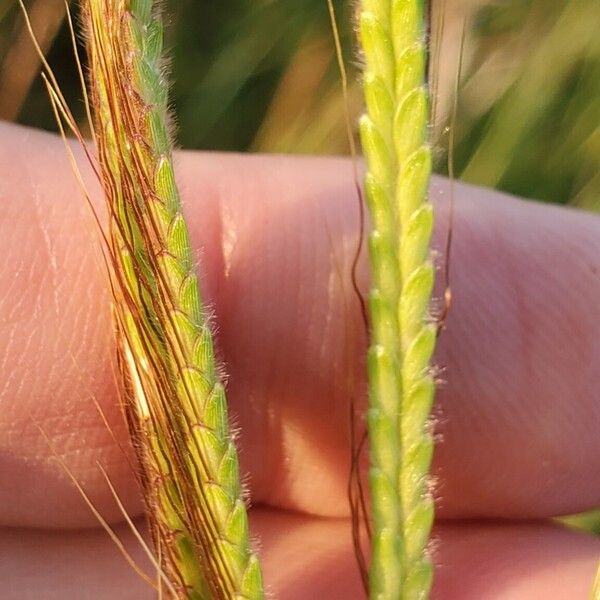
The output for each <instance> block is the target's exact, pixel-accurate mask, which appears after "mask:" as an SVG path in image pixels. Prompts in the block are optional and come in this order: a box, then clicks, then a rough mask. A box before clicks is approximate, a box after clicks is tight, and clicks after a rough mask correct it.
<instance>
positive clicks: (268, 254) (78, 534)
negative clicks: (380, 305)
mask: <svg viewBox="0 0 600 600" xmlns="http://www.w3.org/2000/svg"><path fill="white" fill-rule="evenodd" d="M0 140H1V142H0V253H1V256H2V257H3V260H2V261H1V263H0V290H2V294H1V295H0V407H1V410H0V481H1V482H2V485H1V486H0V525H2V526H3V529H2V530H1V532H0V556H1V557H2V560H0V581H2V594H1V595H2V597H3V598H5V599H7V600H13V599H14V600H16V599H23V598H39V597H43V598H48V599H53V598H61V599H66V600H69V599H70V598H73V599H75V598H77V599H80V598H94V599H103V598H106V599H109V598H110V599H121V598H123V599H125V598H132V599H133V598H135V599H138V598H140V599H142V598H152V597H154V594H155V592H153V591H152V590H151V588H149V587H148V586H147V585H146V584H145V583H144V582H143V581H141V580H140V579H139V578H138V577H137V575H136V574H135V573H134V572H133V570H132V569H131V568H130V567H129V566H128V565H127V564H126V562H125V561H124V560H123V558H122V557H121V555H120V554H119V552H118V551H117V549H116V547H115V545H114V544H113V543H112V542H111V541H110V539H109V538H108V536H107V534H106V533H105V532H104V531H103V530H101V529H99V527H98V523H97V520H96V519H95V517H94V516H93V515H92V514H91V512H90V510H89V509H88V508H87V507H86V505H85V503H84V502H83V500H82V498H81V495H80V494H79V493H78V492H77V491H76V490H75V489H74V487H73V485H72V483H71V482H70V480H69V478H68V476H67V475H66V473H65V470H64V468H63V467H62V466H61V464H60V462H59V461H58V460H57V457H60V458H61V459H62V460H63V461H64V463H65V464H66V465H67V466H68V468H69V470H70V471H71V473H72V474H73V475H74V476H75V478H76V479H77V481H78V482H79V483H80V484H81V485H82V486H83V488H84V489H85V491H86V494H87V495H88V496H89V498H90V500H91V501H92V502H93V504H94V506H95V507H96V508H97V509H98V510H99V511H100V512H101V513H102V515H104V516H105V517H106V518H107V519H108V520H109V521H110V522H111V523H112V524H113V527H114V529H115V531H116V532H117V533H118V534H119V535H121V536H122V537H123V539H124V540H125V541H126V542H127V544H128V547H129V548H130V552H131V554H132V556H134V557H135V558H136V559H137V560H138V561H139V562H140V564H141V565H142V566H143V567H144V568H145V569H146V570H147V571H148V572H149V573H152V567H151V566H149V565H148V563H147V561H146V560H145V559H144V557H143V551H142V550H141V548H140V547H139V544H137V542H135V541H134V540H133V537H132V535H131V533H130V532H128V530H127V527H126V526H125V525H123V523H122V521H123V518H122V515H121V514H120V512H119V510H118V509H117V508H116V506H115V502H114V500H113V498H112V496H111V494H110V491H109V490H108V487H107V485H106V482H105V480H104V478H103V476H102V474H101V472H100V469H99V467H98V465H102V466H103V468H104V469H105V470H106V471H107V473H108V475H109V477H110V479H111V481H112V482H113V484H114V485H115V486H116V488H117V490H118V493H119V496H120V497H121V498H122V500H123V502H124V503H125V505H126V507H127V510H128V512H129V513H130V514H131V515H133V516H138V517H139V515H140V514H141V505H140V501H139V495H138V493H137V490H136V486H135V482H134V479H133V477H132V474H131V471H130V466H129V464H130V463H129V460H128V459H129V458H130V455H129V451H128V449H127V442H126V436H125V432H124V428H123V426H122V424H121V420H120V413H119V408H118V394H117V391H116V389H117V388H116V384H115V380H114V359H113V346H112V340H111V322H110V310H109V305H110V303H109V297H108V293H107V287H106V277H105V275H104V271H103V269H104V267H103V263H102V259H101V250H100V249H101V244H100V241H99V236H98V234H97V231H98V228H97V226H96V225H95V223H94V221H93V219H92V218H91V215H90V210H89V208H88V207H87V206H86V203H85V201H84V200H83V199H82V196H81V193H80V190H79V188H78V185H77V183H76V181H75V179H74V177H73V176H72V174H71V169H70V166H69V164H68V161H67V159H66V157H65V152H64V149H63V147H62V142H61V141H60V140H59V139H57V138H55V137H54V136H51V135H48V134H43V133H40V132H36V131H33V130H28V129H24V128H19V127H15V126H10V125H0ZM177 169H178V179H179V182H180V186H181V192H182V196H183V199H184V202H185V205H184V208H185V212H186V214H187V216H188V219H189V223H190V228H191V235H192V240H193V241H194V242H195V244H196V248H197V251H198V260H199V262H200V263H201V270H202V287H203V293H204V296H205V298H206V300H207V302H208V303H209V306H210V307H211V312H212V314H213V322H214V326H215V330H216V333H217V345H218V349H219V356H220V360H221V363H222V365H223V369H224V372H226V373H227V380H228V393H229V399H230V403H231V407H232V408H231V412H232V415H233V416H234V418H235V422H236V424H237V425H239V428H240V433H239V444H240V448H241V458H242V470H243V472H246V473H248V488H249V495H250V498H251V501H252V505H253V508H252V510H251V519H252V525H253V532H254V533H255V534H256V535H257V536H258V537H259V538H260V551H261V556H262V559H263V563H264V570H265V578H266V581H267V583H268V586H269V588H270V590H271V591H272V592H273V594H274V596H275V597H277V598H281V599H282V600H295V599H298V600H300V599H301V598H309V597H313V598H330V599H336V598H339V599H347V598H361V597H362V592H361V588H360V582H359V578H358V574H357V570H356V564H355V562H354V558H353V549H352V545H351V541H350V530H349V520H348V507H347V500H346V491H345V486H346V482H347V477H348V453H349V439H348V403H349V399H350V398H351V397H353V398H355V399H356V402H357V406H358V407H359V409H362V408H364V398H365V396H366V382H365V377H364V365H363V357H364V353H365V348H366V335H365V331H364V325H363V323H362V321H361V319H360V311H359V307H358V302H357V298H356V296H355V295H354V293H353V291H352V286H351V281H350V266H351V261H352V257H353V253H354V249H355V246H356V236H357V231H358V229H357V205H356V196H355V193H354V191H353V181H352V174H351V166H350V163H349V162H348V161H347V160H345V159H333V158H332V159H321V158H292V157H275V156H273V157H265V156H236V155H215V154H198V153H181V154H180V155H179V156H178V157H177ZM84 177H85V178H86V181H87V186H88V188H89V190H90V194H91V196H92V198H93V200H92V202H93V203H94V205H95V206H97V209H98V211H99V212H100V218H102V209H101V200H100V195H99V190H98V186H97V185H96V184H95V183H94V181H93V177H92V176H91V174H90V173H89V170H86V169H85V168H84ZM431 195H432V199H433V201H434V202H435V203H436V205H437V206H438V217H437V219H438V232H437V234H436V239H435V243H434V246H435V247H436V248H437V249H438V250H440V251H441V250H442V249H443V247H444V239H445V237H444V236H445V232H446V231H447V227H448V225H447V223H448V221H447V215H448V206H449V198H450V190H449V186H448V184H447V183H446V182H444V181H440V180H436V181H434V183H433V186H432V194H431ZM455 201H456V202H455V210H454V226H453V227H454V241H453V245H452V260H451V284H452V292H453V304H452V309H451V313H450V316H449V318H448V321H447V328H446V330H445V331H444V333H443V334H442V335H441V337H440V340H439V350H438V352H437V355H436V360H435V364H436V365H438V367H439V378H440V381H441V382H442V383H441V385H440V387H439V393H438V395H437V407H436V410H435V419H434V421H435V428H436V432H437V433H438V435H437V439H438V443H437V448H436V456H435V465H434V485H433V490H434V494H435V497H436V499H437V501H438V508H437V515H438V518H439V523H438V525H437V526H436V528H435V530H434V541H433V544H432V552H433V556H434V561H435V563H436V565H437V569H436V578H435V585H434V592H433V597H434V598H441V599H444V600H453V599H468V600H470V599H473V600H475V599H487V598H490V599H491V598H493V599H505V598H506V599H511V600H515V599H527V600H530V599H531V600H533V599H538V598H539V599H546V598H549V597H551V598H553V599H555V600H559V599H562V598H564V599H565V600H567V599H568V600H576V599H578V598H582V599H583V598H587V597H588V595H589V590H590V588H591V584H592V580H593V577H594V573H595V568H596V563H597V560H598V557H599V556H600V542H599V541H597V540H596V539H594V538H592V537H590V536H588V535H586V534H582V533H578V532H573V531H570V530H566V529H564V528H562V527H560V526H558V525H555V524H552V523H550V522H549V521H548V517H550V516H554V515H559V514H566V513H573V512H577V511H582V510H587V509H591V508H594V507H596V506H598V505H600V478H598V477H597V476H595V474H597V473H598V472H600V448H599V445H600V441H599V440H600V437H599V436H598V435H597V432H598V431H599V430H600V403H599V402H598V401H597V398H598V394H599V392H600V382H599V381H598V377H597V376H596V372H597V365H598V364H600V320H599V319H598V318H597V316H598V309H597V306H598V298H599V297H600V220H599V219H598V218H596V217H593V216H590V215H586V214H583V213H579V212H575V211H572V210H569V209H563V208H555V207H548V206H542V205H538V204H534V203H528V202H523V201H521V200H517V199H515V198H512V197H508V196H505V195H501V194H498V193H496V192H492V191H489V190H483V189H479V188H474V187H469V186H465V185H458V184H457V185H456V189H455ZM438 263H439V264H440V265H443V264H444V256H443V255H442V254H440V256H439V257H438ZM359 280H360V285H361V288H362V289H363V290H364V291H365V292H366V290H367V289H368V277H367V269H366V258H365V256H364V255H363V257H362V259H361V264H360V267H359ZM440 292H441V288H440V290H438V295H439V293H440ZM99 408H100V409H101V411H102V413H103V414H104V416H105V418H106V420H107V421H108V424H109V426H110V430H111V432H112V433H111V432H109V431H108V429H107V427H106V425H105V424H104V422H103V419H102V418H101V416H100V414H99V412H100V411H99V410H98V409H99ZM42 432H43V433H44V434H45V435H46V436H47V437H48V439H49V441H50V443H48V441H47V440H46V439H45V437H44V435H43V434H42Z"/></svg>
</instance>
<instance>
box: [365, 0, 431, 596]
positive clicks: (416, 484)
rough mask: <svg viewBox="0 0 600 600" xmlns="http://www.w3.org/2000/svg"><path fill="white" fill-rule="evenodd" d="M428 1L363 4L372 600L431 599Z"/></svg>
mask: <svg viewBox="0 0 600 600" xmlns="http://www.w3.org/2000/svg"><path fill="white" fill-rule="evenodd" d="M425 14H426V10H425V3H424V2H423V0H363V1H362V2H361V4H360V16H359V30H360V40H361V45H362V49H363V52H364V58H365V70H364V82H363V83H364V94H365V102H366V114H365V115H364V116H363V117H362V119H361V122H360V133H361V141H362V146H363V151H364V154H365V157H366V161H367V174H366V178H365V191H366V197H367V203H368V207H369V212H370V216H371V223H372V230H371V233H370V235H369V254H370V260H371V268H372V289H371V293H370V297H369V306H370V313H371V346H370V349H369V354H368V373H369V410H368V430H369V438H370V463H371V466H370V470H369V483H370V490H371V500H372V519H373V538H372V562H371V568H370V579H369V587H370V597H371V598H372V599H378V600H397V599H402V600H413V599H418V598H427V597H428V595H429V590H430V587H431V581H432V567H431V563H430V560H429V558H428V556H427V542H428V539H429V532H430V529H431V525H432V522H433V501H432V499H431V497H430V494H429V493H428V487H427V486H428V480H427V478H428V472H429V466H430V462H431V457H432V452H433V439H432V436H431V433H430V431H429V424H428V420H429V415H430V411H431V406H432V402H433V396H434V389H435V383H434V379H433V376H432V373H431V372H430V368H429V362H430V359H431V356H432V354H433V350H434V348H435V341H436V327H435V326H434V324H433V323H431V322H430V320H429V315H428V307H429V302H430V298H431V294H432V289H433V282H434V266H433V263H432V260H431V258H430V246H429V244H430V237H431V232H432V227H433V210H432V207H431V205H430V204H429V202H428V201H427V189H428V185H429V177H430V174H431V151H430V148H429V145H428V142H427V124H428V113H429V99H428V94H427V90H426V86H425V79H426V66H427V50H426V40H425V30H426V28H425Z"/></svg>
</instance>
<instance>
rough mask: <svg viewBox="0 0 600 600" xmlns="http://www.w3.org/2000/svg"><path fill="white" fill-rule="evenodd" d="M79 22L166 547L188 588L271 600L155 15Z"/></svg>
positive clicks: (119, 8)
mask: <svg viewBox="0 0 600 600" xmlns="http://www.w3.org/2000/svg"><path fill="white" fill-rule="evenodd" d="M83 18H84V22H85V30H86V36H87V50H88V65H89V74H90V75H89V78H90V97H91V104H92V106H93V109H94V130H95V137H96V144H97V151H98V159H99V164H100V172H101V180H102V185H103V189H104V193H105V196H106V202H107V207H108V213H109V244H110V248H109V256H110V259H111V260H110V262H111V267H112V268H111V286H112V292H113V313H114V320H115V326H116V339H117V347H118V363H119V367H120V371H121V374H122V382H123V386H124V394H123V395H124V412H125V416H126V421H127V425H128V427H129V432H130V435H131V439H132V442H133V447H134V449H135V452H136V455H137V459H138V463H139V467H140V475H141V480H142V487H143V491H144V497H145V501H146V511H147V515H148V520H149V524H150V528H151V532H152V537H153V540H154V545H155V548H156V553H157V556H159V557H160V560H161V563H162V564H161V568H162V569H163V570H164V572H165V573H166V574H167V575H168V577H169V579H170V581H171V584H172V586H173V587H174V588H175V589H176V590H177V596H178V597H180V598H191V599H198V600H199V599H203V598H207V597H210V598H215V599H223V600H225V599H233V598H248V599H250V598H262V597H263V586H262V576H261V571H260V567H259V563H258V559H257V557H256V555H255V554H254V552H253V551H252V549H251V544H250V538H249V527H248V517H247V512H246V506H245V504H244V500H243V499H242V486H241V483H240V473H239V464H238V457H237V451H236V449H235V446H234V443H233V439H232V435H231V432H230V430H229V425H228V419H227V404H226V399H225V391H224V388H223V385H222V383H221V382H220V381H219V377H218V371H217V368H216V364H215V357H214V350H213V343H212V335H211V332H210V329H209V325H208V322H207V315H206V311H205V309H204V307H203V305H202V301H201V297H200V293H199V287H198V279H197V276H196V274H195V273H194V269H193V267H194V265H193V255H192V252H191V248H190V241H189V236H188V231H187V226H186V223H185V220H184V218H183V215H182V212H181V203H180V200H179V195H178V192H177V188H176V185H175V177H174V172H173V163H172V148H171V142H170V137H169V133H168V114H167V82H166V78H165V74H164V68H163V58H162V38H163V30H162V24H161V21H160V17H159V11H158V9H157V6H156V5H155V3H154V2H152V1H151V0H88V1H87V2H86V3H85V4H84V17H83Z"/></svg>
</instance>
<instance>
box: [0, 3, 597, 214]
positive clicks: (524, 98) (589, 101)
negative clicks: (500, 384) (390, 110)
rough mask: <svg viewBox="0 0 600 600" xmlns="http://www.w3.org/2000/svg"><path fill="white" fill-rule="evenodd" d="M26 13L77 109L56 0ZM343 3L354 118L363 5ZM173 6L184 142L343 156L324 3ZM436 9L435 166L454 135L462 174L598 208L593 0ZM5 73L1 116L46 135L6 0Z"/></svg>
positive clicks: (168, 8) (46, 112)
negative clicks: (356, 13) (357, 15)
mask: <svg viewBox="0 0 600 600" xmlns="http://www.w3.org/2000/svg"><path fill="white" fill-rule="evenodd" d="M26 4H27V6H28V9H29V11H30V13H31V15H32V19H33V20H34V24H35V26H36V30H37V32H38V36H39V38H40V39H41V40H42V42H43V45H44V46H45V48H47V49H48V57H49V60H50V62H51V64H52V65H53V67H54V69H55V70H56V73H57V75H58V79H59V81H60V83H61V85H62V87H63V90H64V91H65V95H66V96H67V98H69V99H70V101H71V104H72V105H73V106H74V108H75V109H76V112H77V114H79V115H82V113H83V111H82V106H81V101H80V98H81V92H80V90H79V83H78V81H77V78H76V72H75V69H74V65H73V58H72V50H71V45H70V39H69V35H68V31H67V29H66V27H65V26H64V23H63V17H64V15H63V13H64V4H63V0H26ZM335 5H336V9H337V14H338V19H339V23H340V27H341V34H342V40H343V44H344V50H345V55H346V64H347V68H348V72H349V78H350V82H351V86H350V88H351V89H350V108H351V111H352V113H353V115H355V116H358V114H359V113H360V110H361V98H360V89H359V68H358V67H359V65H360V56H359V55H358V54H357V52H356V48H355V35H354V23H353V21H354V19H353V9H354V2H349V1H341V0H335ZM164 11H165V15H166V20H167V47H168V49H169V51H170V54H171V56H172V60H171V71H172V74H171V80H172V82H173V84H172V104H173V111H174V115H175V120H176V123H177V127H176V131H177V141H178V143H179V144H180V145H181V146H183V147H186V148H210V149H219V150H239V151H245V150H251V151H264V152H294V153H322V154H323V153H324V154H343V153H347V151H348V148H347V141H346V137H345V130H344V122H343V99H342V96H341V88H340V78H339V73H338V71H337V68H336V65H335V61H334V54H333V38H332V35H331V30H330V26H329V21H328V13H327V5H326V0H303V1H302V2H298V0H218V1H217V0H203V1H198V0H169V1H167V2H166V3H165V8H164ZM432 12H433V17H434V22H433V24H432V27H431V39H432V48H433V50H432V74H433V78H432V88H433V90H434V91H435V98H436V111H435V112H436V116H435V122H434V123H433V125H432V129H433V139H434V143H435V146H436V157H437V170H438V171H440V172H446V171H447V152H448V146H449V143H450V139H451V138H453V139H454V143H453V147H454V148H455V152H454V164H455V173H456V175H457V176H458V177H460V178H462V179H465V180H467V181H470V182H474V183H478V184H482V185H488V186H493V187H496V188H499V189H503V190H506V191H509V192H512V193H515V194H518V195H521V196H525V197H529V198H536V199H539V200H545V201H549V202H558V203H571V204H576V205H579V206H582V207H586V208H590V209H595V208H600V199H599V197H600V168H599V163H600V34H599V33H598V32H600V8H599V5H598V0H554V1H551V2H549V1H548V0H497V1H495V2H483V1H482V0H436V1H435V2H434V3H433V7H432ZM463 24H464V29H465V43H464V51H463V53H462V54H461V52H460V47H461V38H462V33H461V32H462V30H463ZM440 32H441V33H440ZM459 57H461V60H460V63H461V68H460V72H461V77H460V82H459V85H458V90H459V93H458V102H457V106H456V111H454V109H453V105H454V100H453V98H454V97H455V93H454V90H455V87H456V80H457V72H458V64H459ZM0 68H1V70H0V118H4V119H9V120H16V121H19V122H21V123H25V124H29V125H33V126H36V127H43V128H45V129H50V130H53V129H54V128H55V126H54V122H53V117H52V114H51V112H50V107H49V104H48V101H47V99H46V95H45V91H44V89H43V88H42V85H41V82H40V80H39V77H37V71H38V64H37V61H36V60H35V56H34V54H33V53H32V48H31V45H30V43H29V40H28V39H27V36H26V34H25V32H24V31H23V22H22V18H21V16H20V14H19V10H18V6H17V4H16V2H15V0H0ZM454 116H455V118H454ZM450 132H452V135H450Z"/></svg>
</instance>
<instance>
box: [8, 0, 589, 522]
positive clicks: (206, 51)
mask: <svg viewBox="0 0 600 600" xmlns="http://www.w3.org/2000/svg"><path fill="white" fill-rule="evenodd" d="M334 3H335V6H336V10H337V15H338V19H339V23H340V28H341V36H342V41H343V45H344V52H345V57H346V65H347V69H348V75H349V81H350V98H349V105H350V110H351V112H352V114H353V116H354V117H355V119H354V120H355V121H356V119H357V117H358V115H359V114H360V111H361V94H360V88H359V81H360V77H359V71H360V68H359V66H360V56H359V55H358V53H357V51H356V47H355V33H354V15H353V11H354V6H355V4H354V2H349V1H341V0H335V2H334ZM26 5H27V7H28V10H29V12H30V14H31V18H32V20H33V22H34V27H35V29H36V32H37V36H38V38H39V39H40V41H41V43H42V45H43V46H44V48H45V49H46V50H47V55H48V59H49V61H50V63H51V64H52V66H53V68H54V70H55V72H56V75H57V78H58V80H59V82H60V84H61V87H62V89H63V92H64V94H65V96H66V97H67V98H68V99H69V101H70V103H71V106H72V107H73V110H74V112H75V114H76V115H78V116H79V117H80V118H81V119H83V106H82V103H81V90H80V87H79V81H78V79H77V75H76V69H75V66H74V62H73V53H72V48H71V42H70V37H69V33H68V30H67V28H66V27H65V25H64V4H63V0H26ZM164 11H165V17H166V21H167V40H166V42H167V48H168V49H169V51H170V54H171V56H172V60H171V71H172V73H171V80H172V82H173V83H172V105H173V113H174V117H175V121H176V124H177V127H176V136H177V141H178V143H179V144H180V145H181V146H183V147H186V148H203V149H218V150H236V151H262V152H290V153H321V154H345V153H347V152H348V144H347V139H346V133H345V128H344V117H343V115H344V105H343V98H342V94H341V86H340V77H339V73H338V70H337V67H336V63H335V56H334V46H333V38H332V34H331V30H330V24H329V20H328V13H327V4H326V0H302V1H301V2H300V1H298V0H169V1H167V2H166V3H165V8H164ZM75 12H76V9H75ZM432 13H433V23H432V26H431V41H432V44H431V45H432V56H431V63H432V69H431V71H432V80H431V88H432V90H433V92H434V94H433V95H434V100H435V111H434V112H435V118H434V119H433V122H432V126H431V127H432V139H433V143H434V146H435V150H436V159H437V170H438V171H439V172H441V173H445V172H447V170H448V160H447V159H448V148H449V146H450V144H451V140H453V143H452V147H453V148H454V152H453V155H454V166H455V173H456V175H457V177H459V178H462V179H465V180H467V181H470V182H474V183H477V184H481V185H487V186H491V187H495V188H498V189H502V190H505V191H508V192H512V193H514V194H517V195H520V196H524V197H528V198H534V199H538V200H543V201H548V202H556V203H562V204H573V205H577V206H580V207H584V208H587V209H591V210H596V209H600V5H599V3H598V0H497V1H495V2H483V1H482V0H445V1H444V0H437V1H436V2H434V3H433V7H432ZM463 31H464V50H463V52H461V46H462V44H461V40H462V39H463ZM459 65H460V69H459ZM38 70H39V64H38V61H37V59H36V57H35V53H34V52H33V49H32V46H31V43H30V41H29V39H28V36H27V34H26V32H25V31H24V29H23V20H22V17H21V15H20V12H19V10H18V5H17V4H16V1H15V0H0V118H2V119H8V120H14V121H17V122H20V123H24V124H27V125H32V126H35V127H41V128H44V129H48V130H55V124H54V118H53V116H52V113H51V110H50V106H49V103H48V100H47V97H46V93H45V90H44V89H43V87H42V84H41V81H40V79H39V77H38V76H37V74H38ZM459 72H460V78H459V77H458V73H459ZM455 89H458V94H455ZM455 98H456V102H455ZM572 523H574V524H576V525H578V526H582V527H585V528H586V529H592V530H594V529H595V530H597V531H598V532H600V519H599V518H598V515H597V514H596V515H588V516H583V517H577V518H575V519H573V520H572Z"/></svg>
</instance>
